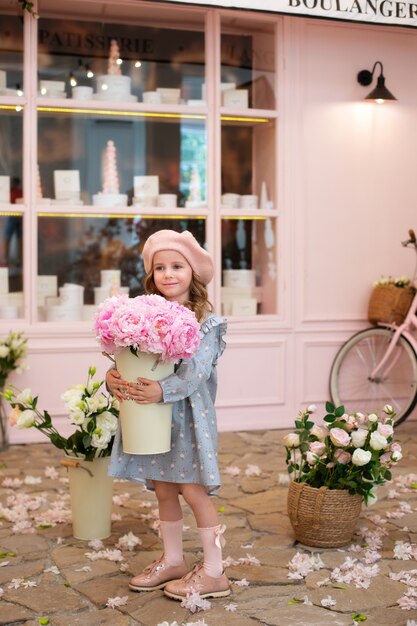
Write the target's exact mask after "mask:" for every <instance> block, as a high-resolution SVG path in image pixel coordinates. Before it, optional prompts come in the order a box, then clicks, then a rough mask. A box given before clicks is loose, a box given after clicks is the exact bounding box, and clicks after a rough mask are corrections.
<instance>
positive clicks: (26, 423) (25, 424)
mask: <svg viewBox="0 0 417 626" xmlns="http://www.w3.org/2000/svg"><path fill="white" fill-rule="evenodd" d="M35 422H36V413H35V411H32V409H26V411H22V412H21V413H20V414H19V416H18V418H17V421H16V426H17V427H18V428H31V427H32V426H33V424H34V423H35Z"/></svg>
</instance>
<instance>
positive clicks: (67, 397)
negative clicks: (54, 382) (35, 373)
mask: <svg viewBox="0 0 417 626" xmlns="http://www.w3.org/2000/svg"><path fill="white" fill-rule="evenodd" d="M78 387H81V389H80V388H77V389H75V388H74V387H71V389H67V391H65V392H64V393H63V394H61V400H63V401H64V402H65V404H67V405H73V406H74V405H76V404H78V402H81V400H82V397H83V392H84V387H82V386H81V385H79V386H78Z"/></svg>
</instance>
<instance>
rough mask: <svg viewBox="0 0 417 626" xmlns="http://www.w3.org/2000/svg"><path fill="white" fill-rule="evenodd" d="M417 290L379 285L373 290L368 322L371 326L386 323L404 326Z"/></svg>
mask: <svg viewBox="0 0 417 626" xmlns="http://www.w3.org/2000/svg"><path fill="white" fill-rule="evenodd" d="M414 294H415V290H414V288H412V287H396V286H395V285H378V286H377V287H374V288H373V289H372V293H371V297H370V300H369V306H368V320H369V321H370V322H371V324H377V323H378V322H386V323H388V324H402V323H403V321H404V319H405V317H406V315H407V313H408V309H409V308H410V305H411V303H412V301H413V297H414Z"/></svg>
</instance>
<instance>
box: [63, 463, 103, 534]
mask: <svg viewBox="0 0 417 626" xmlns="http://www.w3.org/2000/svg"><path fill="white" fill-rule="evenodd" d="M109 462H110V457H108V456H107V457H104V458H97V459H93V461H83V460H82V459H78V458H73V457H72V458H71V459H68V460H66V459H65V460H63V461H62V465H65V466H67V467H68V476H69V488H70V496H71V512H72V530H73V535H74V537H75V538H76V539H85V540H90V539H105V538H106V537H108V536H109V535H110V534H111V511H112V496H113V478H112V477H111V476H108V474H107V471H108V468H109Z"/></svg>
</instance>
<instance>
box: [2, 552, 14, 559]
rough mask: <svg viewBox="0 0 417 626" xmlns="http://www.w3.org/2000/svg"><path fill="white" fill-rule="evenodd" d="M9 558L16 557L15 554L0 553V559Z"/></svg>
mask: <svg viewBox="0 0 417 626" xmlns="http://www.w3.org/2000/svg"><path fill="white" fill-rule="evenodd" d="M9 556H16V552H0V559H7V558H8V557H9Z"/></svg>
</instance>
